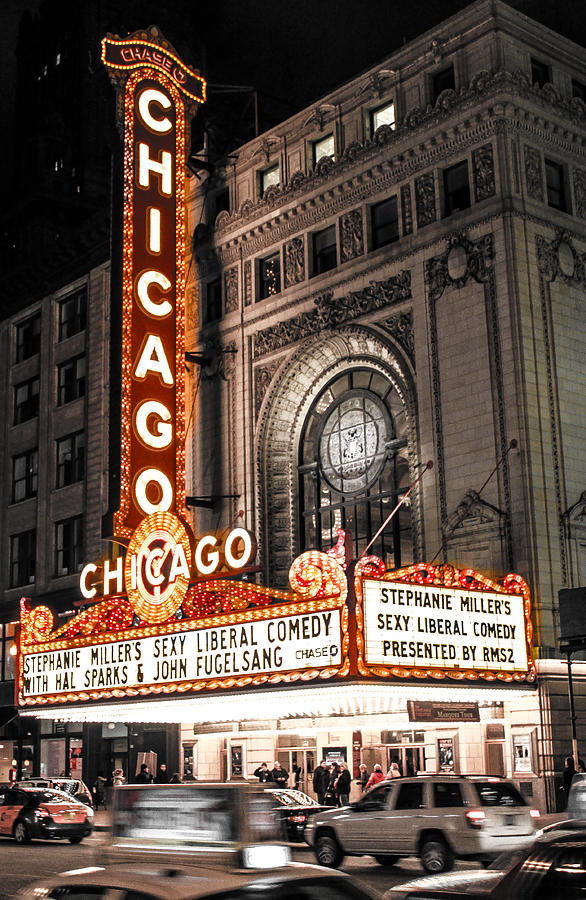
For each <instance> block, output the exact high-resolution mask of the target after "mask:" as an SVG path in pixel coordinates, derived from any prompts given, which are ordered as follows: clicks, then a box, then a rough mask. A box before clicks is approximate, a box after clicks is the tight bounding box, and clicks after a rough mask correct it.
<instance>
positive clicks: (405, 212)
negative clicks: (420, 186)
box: [401, 184, 413, 234]
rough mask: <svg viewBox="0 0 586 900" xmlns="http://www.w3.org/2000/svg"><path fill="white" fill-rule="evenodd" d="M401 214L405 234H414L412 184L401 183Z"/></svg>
mask: <svg viewBox="0 0 586 900" xmlns="http://www.w3.org/2000/svg"><path fill="white" fill-rule="evenodd" d="M401 216H402V220H403V234H413V206H412V204H411V185H409V184H403V185H401Z"/></svg>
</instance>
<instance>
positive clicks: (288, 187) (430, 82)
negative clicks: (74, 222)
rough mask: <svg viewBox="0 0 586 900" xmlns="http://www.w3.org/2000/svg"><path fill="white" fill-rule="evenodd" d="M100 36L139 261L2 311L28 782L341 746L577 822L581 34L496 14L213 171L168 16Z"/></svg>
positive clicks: (9, 556)
mask: <svg viewBox="0 0 586 900" xmlns="http://www.w3.org/2000/svg"><path fill="white" fill-rule="evenodd" d="M103 47H104V49H103V62H104V65H105V66H106V68H107V70H108V72H109V73H110V75H111V78H112V81H113V82H114V85H115V87H116V90H117V96H118V111H119V123H120V127H121V132H122V139H123V146H124V163H123V165H124V170H123V173H121V177H122V179H123V182H124V200H123V204H121V205H123V209H115V210H114V212H113V214H114V216H115V217H116V216H118V217H119V218H121V221H122V229H121V231H122V234H123V237H122V239H121V241H120V246H119V247H118V248H116V246H115V245H113V246H114V250H113V253H114V254H118V257H117V258H116V259H114V257H113V258H112V261H111V263H109V262H108V261H104V262H103V263H101V264H100V265H99V266H97V267H95V268H93V269H91V270H90V271H88V272H87V273H86V274H85V275H84V276H83V277H82V278H78V279H77V280H76V281H74V282H71V283H70V284H67V285H63V286H62V287H61V288H60V289H59V290H58V291H56V292H54V293H52V294H51V295H45V296H43V297H42V298H37V300H35V302H34V303H31V304H30V305H28V306H26V307H23V308H21V309H19V310H18V312H17V313H16V314H14V315H11V316H10V317H9V318H5V319H4V320H3V323H2V337H1V339H2V349H3V352H2V363H1V365H2V366H3V369H4V377H3V382H4V383H5V384H6V385H7V388H6V389H5V391H4V395H3V402H4V416H3V423H4V424H3V426H2V427H3V430H4V434H3V442H4V446H5V448H6V450H5V454H4V459H3V484H4V497H5V499H4V501H3V508H2V518H1V524H0V536H1V540H2V546H3V548H4V553H3V554H2V557H3V560H2V563H1V565H2V569H1V572H2V576H1V577H2V582H3V587H4V609H5V610H6V614H5V615H4V620H5V624H4V625H3V650H4V655H3V665H4V670H3V671H4V673H5V674H4V677H5V680H6V681H9V680H10V677H11V675H12V671H13V670H15V671H14V675H15V698H14V701H9V702H8V703H7V706H10V703H11V702H14V704H15V707H14V715H18V721H19V722H20V723H21V724H22V723H24V726H23V727H21V731H20V732H19V735H18V736H17V737H14V738H13V739H12V740H11V739H10V733H9V732H8V731H7V730H5V734H6V740H5V744H6V745H7V746H8V744H9V755H10V756H11V760H10V766H13V765H14V767H16V768H17V769H18V770H19V774H20V773H21V772H24V771H27V770H28V771H34V772H35V774H36V773H40V774H59V773H60V772H61V771H65V772H66V773H67V774H70V773H71V774H73V773H74V771H77V772H79V773H81V774H83V775H84V777H85V779H86V780H87V781H92V780H93V779H94V778H95V775H96V774H97V771H98V770H99V769H103V770H104V771H105V772H107V771H108V770H109V767H114V766H115V765H118V764H121V765H123V767H124V769H125V772H126V773H127V775H128V776H129V778H130V779H132V777H133V775H134V773H135V771H136V769H137V766H138V765H139V763H140V762H141V761H142V760H147V761H148V762H150V763H151V765H156V764H157V762H159V763H160V762H165V763H166V764H167V767H168V768H170V770H171V771H174V770H178V771H181V772H182V773H183V776H184V777H185V778H196V779H200V780H209V779H212V780H215V779H235V778H238V779H241V778H253V774H252V773H253V772H254V770H255V769H256V768H257V766H258V765H259V764H260V763H261V762H268V763H269V765H272V763H273V761H274V760H279V761H280V763H281V764H282V765H284V766H285V768H286V769H288V770H291V769H292V767H294V766H296V767H298V768H299V769H300V787H303V788H304V789H308V790H309V791H310V792H311V773H312V771H313V768H314V767H315V766H316V764H317V763H318V762H319V761H320V760H321V759H326V760H340V759H344V760H346V761H347V762H348V763H349V765H350V767H351V768H353V769H354V770H357V766H358V764H359V763H360V762H365V763H366V765H367V767H368V769H369V770H370V769H371V768H372V766H373V765H374V764H375V763H380V764H381V765H382V766H383V768H384V769H385V770H386V769H387V768H388V767H389V766H390V763H391V762H393V761H396V762H398V764H399V766H400V768H401V770H402V772H403V773H404V774H412V773H415V772H424V771H444V772H454V773H480V772H488V773H491V774H495V775H499V774H500V775H507V776H509V777H511V778H512V779H514V780H515V781H516V782H517V784H518V785H519V787H520V789H521V791H522V792H523V794H524V795H525V796H526V797H527V798H528V799H530V800H531V803H532V805H536V806H539V808H540V809H541V810H543V811H545V810H546V809H549V810H555V808H556V805H558V804H559V803H560V796H559V780H560V779H559V775H560V773H561V768H562V765H563V757H564V756H566V755H568V754H569V753H571V733H570V719H569V713H568V700H567V668H566V665H565V663H564V662H562V661H561V660H560V653H559V617H558V612H557V603H558V600H557V598H558V591H559V590H560V589H562V588H567V587H577V586H580V585H582V584H583V583H584V578H585V568H586V557H585V547H586V484H585V483H584V464H583V451H582V445H583V438H584V434H583V429H584V424H583V423H584V421H585V420H586V410H585V409H584V404H585V399H584V398H585V397H586V390H585V388H586V385H585V384H584V366H583V360H584V356H585V347H584V334H585V330H584V299H585V291H586V158H585V146H586V105H585V98H586V54H585V51H584V50H583V49H582V48H581V47H579V46H578V45H576V44H573V43H571V42H570V41H568V40H566V39H565V38H562V37H560V36H559V35H557V34H556V33H554V32H552V31H550V30H548V29H547V28H545V27H544V26H541V25H539V24H537V23H536V22H534V21H533V20H531V19H529V18H527V17H526V16H524V15H522V14H520V13H518V12H516V11H515V10H513V9H511V8H510V7H508V6H506V5H505V4H503V3H501V2H499V0H478V2H476V3H473V4H472V5H471V6H469V7H468V8H467V9H465V10H464V11H463V12H461V13H459V14H458V15H457V16H454V17H453V18H451V19H448V20H447V21H445V22H444V23H443V24H441V25H440V26H438V27H437V28H434V29H433V30H432V31H429V32H426V33H425V34H423V35H421V36H420V37H418V38H417V39H415V40H413V41H411V42H410V43H408V44H405V45H404V46H403V47H402V48H401V49H400V50H398V51H396V52H395V53H393V54H392V55H391V56H389V57H388V58H386V59H384V60H382V61H381V62H380V64H378V65H376V66H373V67H372V68H371V69H369V70H368V71H366V72H364V73H363V74H362V75H360V76H358V77H356V78H354V79H353V80H352V81H349V82H347V83H345V84H343V85H341V86H340V87H339V88H337V89H336V90H334V91H332V92H331V93H330V94H328V95H327V96H325V97H323V98H321V99H320V100H319V101H317V102H315V103H314V104H313V105H312V106H310V107H308V108H306V109H304V110H303V111H302V112H300V113H298V114H296V115H295V116H293V117H292V118H290V119H288V120H286V121H284V122H283V123H281V124H280V125H279V126H277V127H276V128H274V129H272V130H271V131H268V132H265V133H264V134H261V135H260V136H259V137H258V138H256V139H254V140H252V141H251V142H250V143H247V144H245V145H244V146H241V147H239V148H238V149H237V150H235V151H234V153H233V154H231V155H230V156H228V157H227V158H226V159H225V160H223V161H221V163H220V164H218V165H215V166H211V165H210V164H209V161H208V160H207V159H206V157H205V155H204V154H195V155H194V156H190V157H189V156H188V155H189V150H188V146H187V145H188V142H187V138H186V134H187V130H186V126H187V125H188V124H189V121H190V118H191V116H192V115H193V114H194V112H195V109H196V107H197V106H198V105H199V104H201V103H203V102H205V81H204V79H203V77H202V75H205V72H204V73H202V75H200V74H199V73H196V72H193V71H191V70H189V69H188V68H187V67H186V66H183V64H182V62H181V60H179V58H178V57H177V56H176V54H175V53H174V51H173V48H172V47H171V46H170V45H169V44H167V42H166V41H165V40H164V38H163V37H162V36H161V35H160V34H159V33H158V32H157V31H156V30H155V31H153V30H149V31H148V32H144V33H142V34H136V35H132V36H131V37H130V38H128V39H124V40H123V39H121V38H117V37H112V36H109V37H108V38H106V39H105V40H104V42H103ZM186 156H188V171H189V170H191V172H195V173H196V175H197V177H189V178H187V179H186V178H185V177H184V166H183V161H184V159H185V157H186ZM118 271H121V277H120V278H119V279H118V280H119V281H120V284H121V286H120V291H119V294H120V308H121V317H120V318H121V322H120V330H121V337H120V333H115V332H114V329H115V327H116V315H110V312H111V309H113V308H114V307H115V305H116V302H117V301H116V295H117V291H116V277H115V276H112V277H111V272H113V273H116V272H118ZM37 320H38V325H37V324H35V323H37ZM41 320H42V324H43V327H42V329H41V328H40V321H41ZM64 322H65V323H66V324H64ZM70 322H73V323H74V324H73V325H71V324H67V323H70ZM45 326H46V327H45ZM35 334H38V338H35V337H34V336H35ZM27 348H28V349H27ZM110 349H111V351H112V352H111V361H110V364H109V365H110V367H108V359H109V356H110ZM29 350H31V352H29ZM116 367H117V369H118V371H119V373H120V376H119V377H120V385H121V392H120V393H121V398H122V399H121V401H116V400H115V396H116V395H115V391H113V390H110V391H108V390H106V391H104V390H103V385H104V384H106V383H109V380H110V378H111V375H112V371H113V370H115V369H116ZM82 380H83V384H84V387H83V390H81V388H79V385H80V383H81V381H82ZM114 380H115V379H114ZM68 392H69V393H68ZM35 397H36V406H35ZM39 397H42V399H43V402H42V403H40V402H39ZM117 432H118V435H119V437H118V444H117V445H116V447H115V448H113V446H112V440H113V438H112V436H113V435H116V433H117ZM64 441H66V442H68V443H67V444H66V445H64V444H63V442H64ZM113 449H115V452H112V451H113ZM35 453H36V454H37V455H38V462H37V464H36V465H37V467H38V477H37V481H36V483H35V488H34V490H33V489H32V487H31V479H32V475H31V471H32V469H33V468H34V458H33V457H34V454H35ZM81 459H83V460H84V463H83V465H82V464H81V463H80V462H79V461H80V460H81ZM43 460H44V462H42V461H43ZM76 466H81V468H79V469H78V468H76ZM116 466H119V494H120V496H119V498H118V496H117V495H116V494H115V492H114V494H115V498H114V501H113V499H112V497H113V492H112V490H111V489H110V490H108V486H110V488H111V485H112V480H113V479H112V477H111V476H112V474H113V473H112V469H113V467H114V469H115V468H116ZM44 467H46V470H45V468H44ZM55 472H56V473H57V483H56V482H55ZM75 472H77V475H78V476H79V477H74V474H75ZM59 473H61V475H60V474H59ZM72 473H74V474H73V475H72ZM59 477H61V478H62V482H59ZM70 478H71V479H72V480H69V479H70ZM109 512H111V513H112V515H110V517H108V513H109ZM103 517H104V518H103ZM102 521H104V523H105V524H104V525H102ZM382 526H384V527H382ZM108 527H109V529H110V530H109V531H108ZM35 560H36V562H35ZM52 597H53V599H55V598H57V597H59V599H60V605H58V604H57V605H56V604H55V603H52ZM9 611H10V612H9ZM13 648H14V649H13ZM7 675H8V678H7V677H6V676H7ZM575 679H576V702H577V711H578V739H579V740H581V739H582V740H583V739H586V731H584V730H583V728H584V718H583V714H584V712H585V711H586V668H585V667H584V664H582V663H576V665H575ZM9 718H10V717H9V716H6V717H5V722H7V721H8V719H9ZM8 727H9V726H8V725H6V726H5V729H8ZM7 758H8V757H7ZM12 759H14V762H13V761H12ZM0 762H1V763H2V765H4V764H5V763H6V761H5V760H1V761H0ZM6 765H8V763H6ZM5 767H6V766H5ZM57 770H59V771H57ZM556 776H557V778H556ZM2 777H6V774H5V773H4V774H3V776H2Z"/></svg>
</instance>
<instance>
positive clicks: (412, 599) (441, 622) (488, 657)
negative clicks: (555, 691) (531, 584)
mask: <svg viewBox="0 0 586 900" xmlns="http://www.w3.org/2000/svg"><path fill="white" fill-rule="evenodd" d="M357 581H358V584H357V593H358V596H359V599H360V608H359V611H358V614H357V618H358V633H359V640H358V649H359V669H360V671H361V673H362V674H375V675H384V676H388V675H394V676H397V677H409V676H413V677H430V676H432V677H436V678H437V677H438V676H439V677H441V676H445V677H449V678H466V679H469V678H487V679H490V680H492V679H495V678H497V679H499V680H504V681H513V680H514V681H518V680H524V679H526V678H528V677H530V676H531V673H532V669H533V660H532V658H531V644H530V638H531V621H530V619H529V611H530V605H529V590H528V588H527V585H526V583H525V582H524V581H523V579H522V578H520V577H519V576H518V575H509V576H507V578H506V579H504V580H503V583H502V584H498V583H496V582H493V581H491V580H490V579H488V578H486V577H484V576H483V575H481V574H480V573H478V572H474V571H473V570H471V569H468V570H465V571H459V570H458V569H454V568H452V567H451V566H443V567H442V566H440V567H435V566H431V565H424V564H421V565H417V566H410V567H409V568H407V569H400V570H398V571H396V572H390V573H388V574H387V575H385V576H384V578H383V579H380V578H368V577H362V578H359V579H357Z"/></svg>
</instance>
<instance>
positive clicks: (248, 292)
mask: <svg viewBox="0 0 586 900" xmlns="http://www.w3.org/2000/svg"><path fill="white" fill-rule="evenodd" d="M244 305H245V306H251V305H252V260H250V259H245V260H244Z"/></svg>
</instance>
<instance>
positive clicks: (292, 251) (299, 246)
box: [285, 237, 305, 288]
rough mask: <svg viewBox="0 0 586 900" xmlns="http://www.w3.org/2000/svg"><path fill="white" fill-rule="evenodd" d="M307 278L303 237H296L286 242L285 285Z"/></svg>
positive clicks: (297, 282) (288, 285) (289, 285)
mask: <svg viewBox="0 0 586 900" xmlns="http://www.w3.org/2000/svg"><path fill="white" fill-rule="evenodd" d="M304 279H305V249H304V246H303V238H300V237H295V238H293V240H291V241H289V243H288V244H285V287H286V288H288V287H291V285H293V284H299V282H300V281H304Z"/></svg>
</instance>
